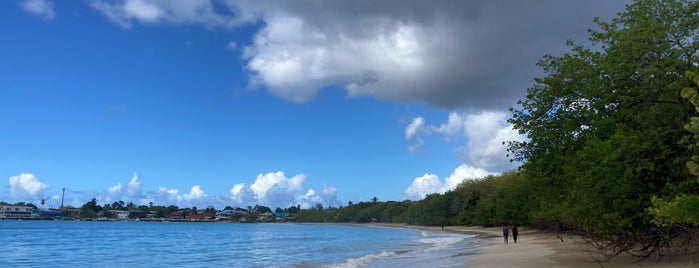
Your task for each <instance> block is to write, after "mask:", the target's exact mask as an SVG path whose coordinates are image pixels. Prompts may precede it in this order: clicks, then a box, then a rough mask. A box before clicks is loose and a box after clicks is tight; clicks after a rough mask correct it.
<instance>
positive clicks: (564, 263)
mask: <svg viewBox="0 0 699 268" xmlns="http://www.w3.org/2000/svg"><path fill="white" fill-rule="evenodd" d="M445 230H449V231H455V232H463V233H472V234H473V233H476V234H480V235H481V238H482V239H485V240H486V241H487V242H489V243H492V244H491V245H490V246H486V247H484V248H483V249H482V251H481V254H477V255H475V256H473V257H472V258H471V261H470V262H469V263H467V264H466V267H622V268H624V267H663V268H664V267H699V259H697V256H693V257H691V258H683V259H677V258H674V259H671V258H664V259H662V260H660V261H659V260H658V259H657V258H653V259H646V260H644V261H641V262H635V261H636V259H634V258H632V257H630V256H623V255H622V256H617V257H615V258H612V259H611V260H609V261H607V262H601V263H600V262H596V261H595V260H594V258H593V257H594V256H595V255H594V254H593V252H594V251H592V250H591V247H589V246H588V245H587V244H585V243H583V242H582V239H581V238H580V237H579V236H564V237H563V241H561V239H560V238H559V237H558V236H557V235H556V234H553V233H545V232H540V231H537V230H527V229H524V228H520V232H519V237H518V239H517V244H515V243H514V242H513V241H512V237H510V239H509V240H510V241H509V244H508V245H505V244H504V242H503V237H502V228H484V227H463V226H448V227H445Z"/></svg>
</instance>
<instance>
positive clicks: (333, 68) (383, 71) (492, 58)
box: [91, 0, 626, 110]
mask: <svg viewBox="0 0 699 268" xmlns="http://www.w3.org/2000/svg"><path fill="white" fill-rule="evenodd" d="M625 2H626V1H604V0H596V1H594V2H593V3H590V2H588V1H585V2H561V1H556V0H545V1H536V2H534V3H530V2H521V3H520V2H512V1H504V0H489V1H459V0H452V1H449V0H446V1H440V2H439V3H438V4H435V3H431V2H429V1H408V2H405V1H380V2H379V3H377V2H376V1H372V0H356V1H339V2H338V1H265V0H254V1H246V0H239V1H232V0H221V1H213V0H191V1H170V0H152V1H145V0H93V1H91V5H92V7H93V8H94V9H96V10H98V11H99V12H101V13H102V14H104V15H105V16H106V17H107V18H108V19H110V20H111V21H113V22H115V23H116V24H118V25H121V26H123V27H131V26H132V25H133V24H134V23H142V24H154V23H170V24H201V25H205V26H207V27H223V28H228V29H230V28H231V27H235V26H239V25H245V24H246V23H249V24H254V23H259V24H260V25H262V27H261V28H260V30H259V31H258V32H257V33H256V35H255V36H254V38H253V40H252V43H251V44H249V45H248V46H245V47H243V49H242V50H243V54H244V59H245V60H246V61H247V63H246V66H247V69H248V70H249V71H250V74H251V84H252V85H257V86H263V87H265V88H267V89H268V90H269V91H270V92H272V93H273V94H275V95H277V96H279V97H281V98H284V99H286V100H289V101H294V102H305V101H309V100H311V99H313V98H314V97H315V96H316V95H317V93H318V92H319V91H320V90H323V89H324V88H325V87H328V86H342V87H344V88H345V90H346V91H347V93H348V95H350V96H372V97H377V98H380V99H384V100H389V101H398V102H420V103H426V104H428V105H430V106H433V107H440V108H446V109H448V110H452V109H456V108H464V107H469V108H484V107H489V108H493V107H496V108H505V107H509V106H511V105H513V104H514V101H515V100H516V99H520V98H522V97H524V93H525V90H524V89H526V87H527V86H529V85H530V84H531V82H532V78H533V77H534V76H536V75H537V74H538V69H537V68H536V66H535V63H536V62H537V60H538V59H539V58H540V57H541V56H542V55H544V54H547V53H554V54H555V53H557V52H561V51H564V49H565V40H567V39H574V40H582V41H584V40H585V37H586V36H587V32H586V30H587V29H588V28H590V27H592V26H593V24H592V22H591V20H592V18H594V17H595V16H598V17H601V18H603V19H607V18H608V17H611V16H614V15H615V14H616V12H617V11H619V10H621V9H623V8H624V4H625ZM416 11H417V12H416ZM542 11H543V12H542ZM486 29H487V30H486ZM538 29H546V31H540V30H538ZM236 47H238V46H237V45H236Z"/></svg>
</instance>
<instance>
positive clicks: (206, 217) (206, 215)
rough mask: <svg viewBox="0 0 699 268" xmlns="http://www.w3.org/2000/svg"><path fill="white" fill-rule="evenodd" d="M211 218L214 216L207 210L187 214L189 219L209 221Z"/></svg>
mask: <svg viewBox="0 0 699 268" xmlns="http://www.w3.org/2000/svg"><path fill="white" fill-rule="evenodd" d="M213 218H214V214H211V213H209V212H204V213H199V214H191V215H189V220H190V221H209V220H212V219H213Z"/></svg>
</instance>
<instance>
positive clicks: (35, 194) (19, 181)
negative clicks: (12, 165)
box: [8, 173, 49, 201]
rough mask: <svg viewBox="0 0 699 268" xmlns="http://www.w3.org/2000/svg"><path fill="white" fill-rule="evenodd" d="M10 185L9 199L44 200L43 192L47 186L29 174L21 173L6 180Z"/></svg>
mask: <svg viewBox="0 0 699 268" xmlns="http://www.w3.org/2000/svg"><path fill="white" fill-rule="evenodd" d="M8 183H9V184H10V197H12V198H15V199H25V200H27V201H32V200H37V199H42V198H44V191H45V190H46V189H48V188H49V185H48V184H46V183H43V182H41V181H40V180H39V178H37V177H36V176H34V174H31V173H22V174H19V175H17V176H12V177H10V178H9V179H8Z"/></svg>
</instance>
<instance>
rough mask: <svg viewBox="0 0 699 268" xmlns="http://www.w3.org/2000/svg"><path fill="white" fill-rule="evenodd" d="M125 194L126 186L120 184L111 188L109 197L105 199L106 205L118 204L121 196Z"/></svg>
mask: <svg viewBox="0 0 699 268" xmlns="http://www.w3.org/2000/svg"><path fill="white" fill-rule="evenodd" d="M123 193H124V186H123V185H121V182H120V183H117V185H114V186H111V187H109V189H108V190H107V197H106V198H104V201H105V202H106V203H111V202H116V201H119V200H121V195H122V194H123Z"/></svg>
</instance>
